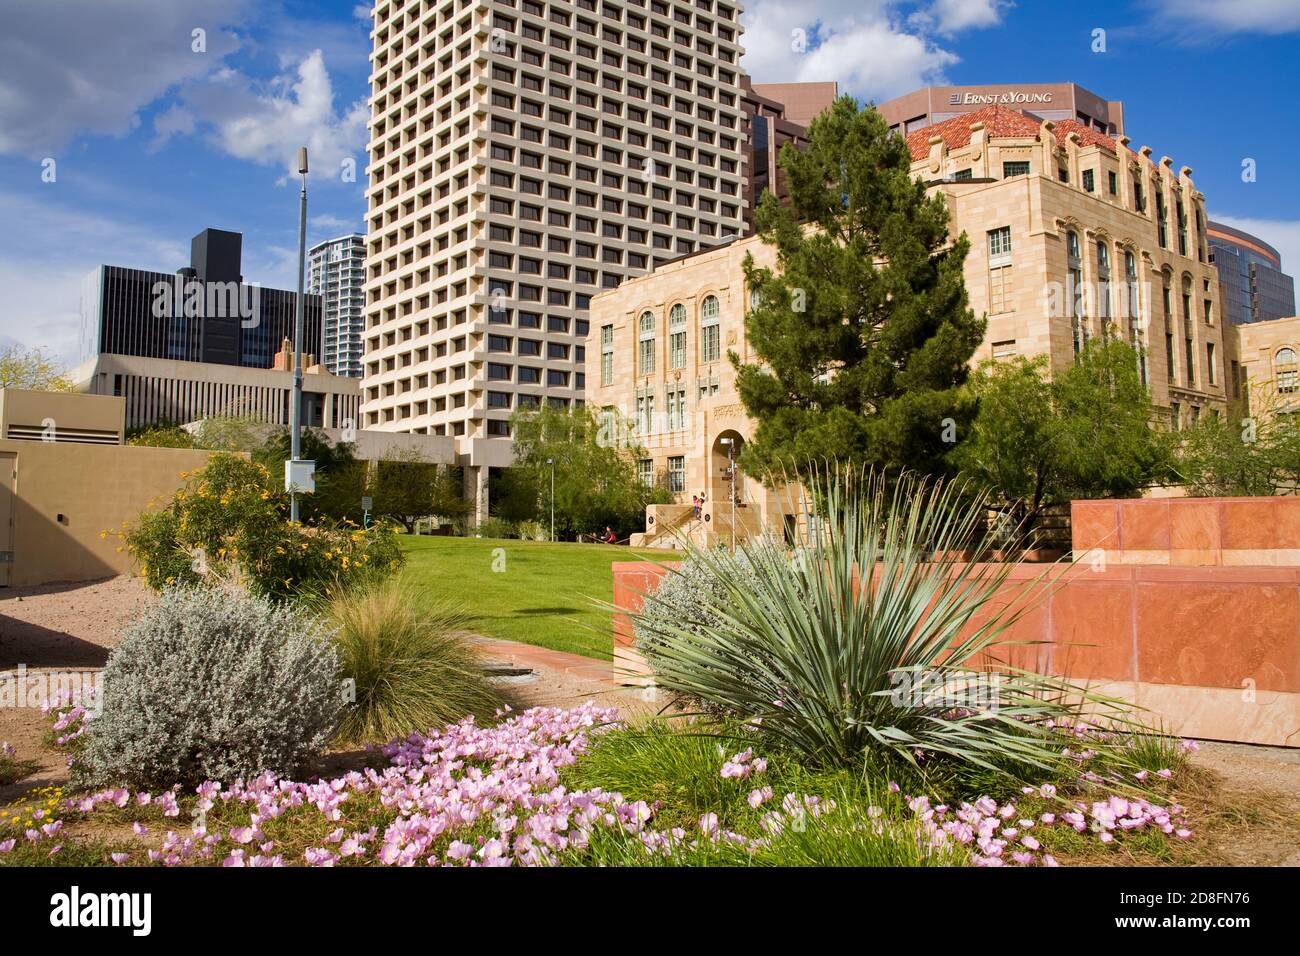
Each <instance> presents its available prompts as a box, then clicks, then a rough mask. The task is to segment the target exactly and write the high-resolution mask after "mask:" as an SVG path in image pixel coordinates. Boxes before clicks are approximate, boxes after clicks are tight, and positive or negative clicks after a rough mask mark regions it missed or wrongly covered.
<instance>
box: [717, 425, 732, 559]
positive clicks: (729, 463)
mask: <svg viewBox="0 0 1300 956" xmlns="http://www.w3.org/2000/svg"><path fill="white" fill-rule="evenodd" d="M718 440H719V441H720V442H722V444H724V445H726V446H727V482H728V484H729V486H730V488H731V550H732V551H735V550H736V456H735V451H736V440H735V439H734V438H720V439H718Z"/></svg>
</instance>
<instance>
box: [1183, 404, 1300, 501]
mask: <svg viewBox="0 0 1300 956" xmlns="http://www.w3.org/2000/svg"><path fill="white" fill-rule="evenodd" d="M1178 438H1179V439H1180V441H1179V447H1178V450H1177V453H1176V463H1175V466H1174V471H1175V474H1176V477H1177V480H1179V481H1181V482H1182V483H1183V484H1184V485H1186V487H1187V491H1188V493H1189V494H1192V495H1195V496H1197V497H1207V496H1208V497H1236V496H1243V497H1244V496H1254V495H1293V494H1295V493H1296V489H1297V486H1298V485H1300V421H1297V418H1296V415H1295V413H1294V411H1290V410H1288V408H1286V407H1284V406H1283V404H1282V403H1281V402H1280V401H1279V400H1278V398H1277V394H1276V392H1274V390H1273V389H1272V388H1270V387H1268V385H1266V384H1261V385H1255V386H1253V387H1252V389H1251V409H1250V414H1249V415H1248V416H1245V417H1242V416H1239V415H1238V416H1233V417H1231V418H1228V417H1224V416H1219V415H1209V416H1206V417H1203V418H1201V420H1200V421H1198V422H1197V423H1196V424H1195V425H1193V426H1192V427H1191V428H1189V429H1188V430H1187V431H1185V432H1182V433H1181V434H1180V435H1179V436H1178Z"/></svg>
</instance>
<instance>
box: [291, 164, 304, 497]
mask: <svg viewBox="0 0 1300 956" xmlns="http://www.w3.org/2000/svg"><path fill="white" fill-rule="evenodd" d="M298 173H299V174H300V175H301V176H302V191H301V192H300V193H299V194H298V303H297V309H296V311H295V314H294V319H293V404H292V405H291V406H290V407H289V442H290V451H289V457H290V458H292V459H293V460H294V461H297V460H298V459H299V458H300V457H301V456H302V337H303V313H304V312H305V311H306V308H307V303H306V298H305V296H304V295H303V288H302V285H303V274H304V272H305V271H306V259H307V147H306V146H303V147H302V148H301V149H299V150H298ZM289 520H290V521H293V522H297V521H298V493H297V492H296V491H294V492H290V494H289Z"/></svg>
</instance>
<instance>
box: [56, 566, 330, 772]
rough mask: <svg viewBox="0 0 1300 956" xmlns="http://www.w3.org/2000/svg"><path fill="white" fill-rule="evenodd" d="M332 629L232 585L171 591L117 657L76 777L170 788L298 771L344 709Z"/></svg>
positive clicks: (133, 628)
mask: <svg viewBox="0 0 1300 956" xmlns="http://www.w3.org/2000/svg"><path fill="white" fill-rule="evenodd" d="M330 636H331V635H330V632H329V630H328V629H327V627H326V625H325V624H324V623H322V622H321V621H320V620H319V619H318V618H316V617H314V616H312V615H311V614H310V613H308V612H306V611H303V610H300V609H297V608H294V607H292V606H289V605H283V604H277V603H273V602H271V601H269V600H267V599H265V598H260V597H254V596H250V595H248V594H246V593H243V592H241V591H239V590H235V589H233V588H225V587H220V588H184V589H169V590H167V591H164V592H163V593H162V595H161V597H160V599H159V600H158V601H157V603H155V604H154V605H153V606H151V607H150V608H149V609H148V610H147V611H146V612H145V613H144V615H143V616H142V617H141V618H140V619H139V620H137V621H136V622H135V623H134V624H133V625H131V626H130V627H129V628H128V629H127V631H126V633H125V634H124V635H123V637H122V640H121V642H120V643H119V644H118V645H117V646H116V647H115V648H114V649H113V651H112V653H111V654H110V655H109V658H108V665H107V667H106V668H105V671H104V685H103V688H104V689H103V702H102V711H101V713H100V714H99V716H98V717H96V718H94V720H92V721H91V723H90V728H89V730H88V731H87V733H86V738H87V739H86V744H85V748H84V750H83V752H82V753H81V754H80V755H79V757H78V759H77V761H76V763H75V764H74V771H75V782H77V783H81V784H84V785H86V786H109V785H128V786H135V787H151V788H163V789H165V788H168V787H171V786H172V785H173V784H176V783H180V784H182V785H186V786H193V785H195V784H198V783H201V782H203V781H204V780H220V781H223V782H229V781H232V780H235V779H236V778H239V777H245V778H247V777H251V776H255V775H257V774H259V773H261V772H263V771H267V770H270V771H273V772H275V773H278V774H289V773H293V772H294V771H296V770H298V769H299V768H301V767H302V766H303V764H304V763H305V761H307V760H308V759H309V758H310V757H311V756H313V755H314V754H317V753H319V752H320V750H321V749H322V748H323V747H324V745H325V743H326V742H327V741H328V739H329V736H330V733H331V732H332V731H333V729H334V727H335V725H336V723H337V721H338V719H339V715H340V713H341V711H342V706H343V697H344V694H343V688H342V685H341V683H340V681H339V678H338V657H337V652H336V650H335V648H334V645H333V643H332V641H331V640H330Z"/></svg>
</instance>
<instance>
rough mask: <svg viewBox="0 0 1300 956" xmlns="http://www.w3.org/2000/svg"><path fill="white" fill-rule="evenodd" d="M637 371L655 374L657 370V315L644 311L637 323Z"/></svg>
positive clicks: (644, 373)
mask: <svg viewBox="0 0 1300 956" xmlns="http://www.w3.org/2000/svg"><path fill="white" fill-rule="evenodd" d="M636 364H637V373H638V374H639V375H653V374H654V371H655V317H654V315H653V313H650V312H642V313H641V320H640V321H639V322H638V323H637V363H636Z"/></svg>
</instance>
